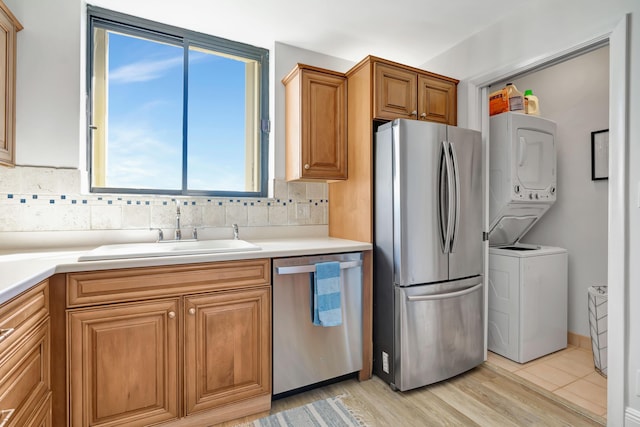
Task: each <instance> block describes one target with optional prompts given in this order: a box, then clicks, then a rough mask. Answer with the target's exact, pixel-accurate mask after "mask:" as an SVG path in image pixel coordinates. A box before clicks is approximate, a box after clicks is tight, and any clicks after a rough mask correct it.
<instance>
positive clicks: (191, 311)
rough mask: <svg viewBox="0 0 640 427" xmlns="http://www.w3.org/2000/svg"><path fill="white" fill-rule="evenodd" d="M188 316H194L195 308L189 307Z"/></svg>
mask: <svg viewBox="0 0 640 427" xmlns="http://www.w3.org/2000/svg"><path fill="white" fill-rule="evenodd" d="M189 314H190V315H192V316H193V315H194V314H196V309H195V308H193V307H191V308H190V309H189Z"/></svg>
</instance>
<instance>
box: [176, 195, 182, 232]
mask: <svg viewBox="0 0 640 427" xmlns="http://www.w3.org/2000/svg"><path fill="white" fill-rule="evenodd" d="M175 239H176V240H180V239H182V231H180V201H179V200H178V199H176V234H175Z"/></svg>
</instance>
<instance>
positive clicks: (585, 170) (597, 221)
mask: <svg viewBox="0 0 640 427" xmlns="http://www.w3.org/2000/svg"><path fill="white" fill-rule="evenodd" d="M585 70H588V72H585ZM510 81H512V82H513V83H514V84H515V85H516V87H517V88H518V90H520V91H521V92H523V93H524V90H526V89H533V93H534V94H535V95H536V96H538V98H539V100H540V103H541V108H542V117H545V118H547V119H550V120H553V121H555V122H556V123H557V125H558V134H557V138H556V141H557V156H558V158H557V179H558V197H557V201H556V203H554V205H553V206H552V207H551V208H550V209H549V211H548V212H547V213H546V214H545V216H543V217H542V218H541V219H540V221H538V223H536V225H535V226H534V227H533V228H532V229H531V230H530V231H529V233H527V234H526V236H525V237H524V239H523V240H522V241H523V243H532V244H538V245H547V246H559V247H562V248H566V249H567V250H568V252H569V324H568V327H569V331H571V332H575V333H577V334H580V335H585V336H589V316H588V310H587V289H588V287H589V286H592V285H602V284H606V283H607V225H608V223H607V221H608V216H607V208H608V204H607V198H608V195H609V192H608V181H606V180H605V181H592V180H591V132H593V131H596V130H602V129H607V128H608V127H609V48H608V47H603V48H600V49H598V50H596V51H593V52H589V53H587V54H585V55H582V56H579V57H577V58H573V59H570V60H568V61H566V62H563V63H561V64H558V65H555V66H552V67H549V68H546V69H543V70H541V71H537V72H535V73H532V74H528V75H526V76H525V77H522V78H518V79H514V80H510ZM503 83H505V82H500V83H497V84H495V85H493V86H492V87H491V91H493V90H494V89H498V88H501V87H503V86H504V84H503Z"/></svg>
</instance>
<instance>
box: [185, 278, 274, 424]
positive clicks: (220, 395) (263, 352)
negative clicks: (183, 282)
mask: <svg viewBox="0 0 640 427" xmlns="http://www.w3.org/2000/svg"><path fill="white" fill-rule="evenodd" d="M270 291H271V290H270V288H269V287H263V288H260V289H255V290H242V291H235V292H225V293H218V294H209V295H202V296H190V297H186V298H185V304H184V310H185V388H186V390H185V392H186V405H185V406H186V413H187V415H188V414H192V413H194V412H197V411H201V410H206V409H212V408H216V407H221V406H224V405H227V404H229V403H233V402H236V401H242V400H245V399H248V398H252V397H256V396H270V395H271V375H270V371H271V324H270V321H269V319H270V312H271V308H270V307H271V298H270Z"/></svg>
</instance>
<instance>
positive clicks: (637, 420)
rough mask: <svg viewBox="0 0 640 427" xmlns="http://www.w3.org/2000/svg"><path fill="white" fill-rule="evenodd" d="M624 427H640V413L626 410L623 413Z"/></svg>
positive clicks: (629, 409)
mask: <svg viewBox="0 0 640 427" xmlns="http://www.w3.org/2000/svg"><path fill="white" fill-rule="evenodd" d="M624 425H625V427H640V411H638V410H637V409H633V408H626V409H625V411H624Z"/></svg>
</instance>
